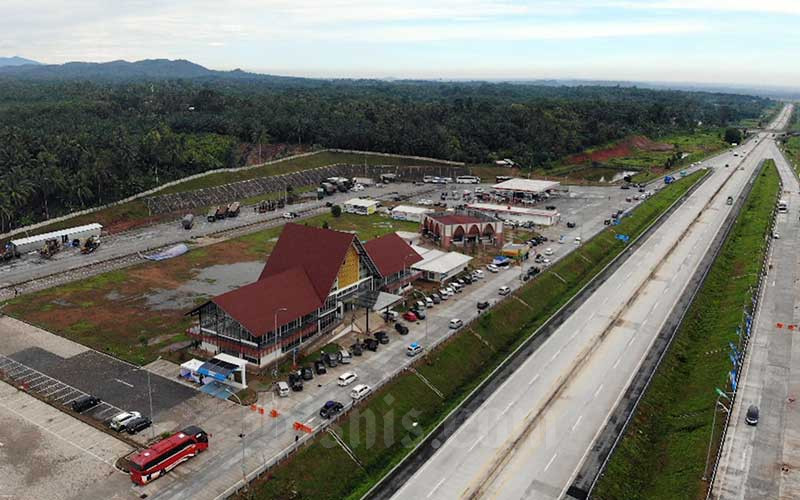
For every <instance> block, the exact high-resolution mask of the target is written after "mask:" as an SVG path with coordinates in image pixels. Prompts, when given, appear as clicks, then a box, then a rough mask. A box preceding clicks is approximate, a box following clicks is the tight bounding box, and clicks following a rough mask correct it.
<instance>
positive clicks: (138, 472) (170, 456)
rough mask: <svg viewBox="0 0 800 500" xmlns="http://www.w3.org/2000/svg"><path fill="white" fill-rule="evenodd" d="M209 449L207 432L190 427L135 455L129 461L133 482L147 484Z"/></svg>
mask: <svg viewBox="0 0 800 500" xmlns="http://www.w3.org/2000/svg"><path fill="white" fill-rule="evenodd" d="M207 449H208V435H207V434H206V433H205V431H204V430H203V429H201V428H199V427H196V426H194V425H192V426H189V427H187V428H185V429H184V430H182V431H180V432H178V433H176V434H173V435H172V436H170V437H168V438H166V439H162V440H161V441H159V442H157V443H155V444H153V445H152V446H150V447H149V448H147V449H146V450H143V451H140V452H139V453H137V454H135V455H133V456H132V457H131V458H130V460H129V462H130V475H131V481H133V482H134V483H136V484H140V485H144V484H147V483H149V482H150V481H152V480H154V479H157V478H159V477H161V476H162V475H163V474H166V473H167V472H169V471H171V470H172V469H174V468H175V467H177V466H178V465H180V464H181V463H183V462H185V461H187V460H189V459H190V458H192V457H194V456H196V455H197V454H198V453H201V452H203V451H205V450H207Z"/></svg>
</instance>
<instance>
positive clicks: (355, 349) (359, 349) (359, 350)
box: [350, 342, 364, 356]
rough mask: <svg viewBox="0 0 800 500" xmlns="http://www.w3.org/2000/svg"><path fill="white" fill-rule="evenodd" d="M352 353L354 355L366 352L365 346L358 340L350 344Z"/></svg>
mask: <svg viewBox="0 0 800 500" xmlns="http://www.w3.org/2000/svg"><path fill="white" fill-rule="evenodd" d="M350 353H351V354H352V355H353V356H361V355H362V354H364V347H362V345H361V344H359V343H358V342H356V343H355V344H353V345H351V346H350Z"/></svg>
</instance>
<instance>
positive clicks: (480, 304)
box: [478, 300, 489, 311]
mask: <svg viewBox="0 0 800 500" xmlns="http://www.w3.org/2000/svg"><path fill="white" fill-rule="evenodd" d="M488 307H489V302H488V301H485V300H484V301H483V302H478V310H479V311H483V310H484V309H487V308H488Z"/></svg>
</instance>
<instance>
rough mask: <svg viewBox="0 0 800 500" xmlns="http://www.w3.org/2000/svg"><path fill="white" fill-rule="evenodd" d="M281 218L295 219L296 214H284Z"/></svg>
mask: <svg viewBox="0 0 800 500" xmlns="http://www.w3.org/2000/svg"><path fill="white" fill-rule="evenodd" d="M281 217H283V218H284V219H296V218H297V214H296V213H294V212H284V213H283V215H282V216H281Z"/></svg>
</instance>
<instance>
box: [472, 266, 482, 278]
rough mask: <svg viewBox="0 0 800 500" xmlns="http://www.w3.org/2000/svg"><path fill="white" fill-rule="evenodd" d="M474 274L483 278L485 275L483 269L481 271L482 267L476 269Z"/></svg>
mask: <svg viewBox="0 0 800 500" xmlns="http://www.w3.org/2000/svg"><path fill="white" fill-rule="evenodd" d="M472 275H473V276H475V277H476V278H478V279H481V280H482V279H483V278H484V277H485V275H484V274H483V271H481V270H480V269H476V270H475V271H473V272H472Z"/></svg>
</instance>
